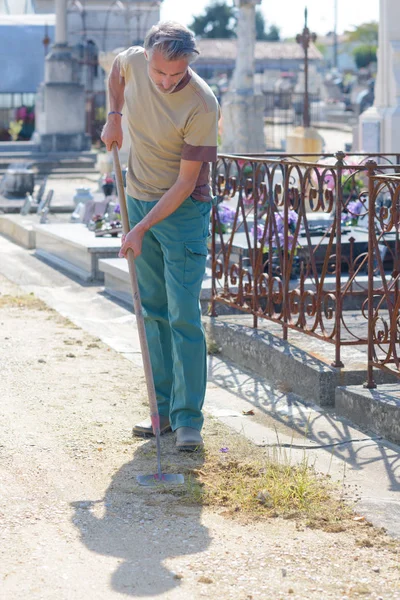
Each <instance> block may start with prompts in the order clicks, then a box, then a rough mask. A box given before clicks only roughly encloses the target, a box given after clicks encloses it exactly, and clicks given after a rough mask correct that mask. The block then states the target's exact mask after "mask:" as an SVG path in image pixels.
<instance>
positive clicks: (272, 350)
mask: <svg viewBox="0 0 400 600" xmlns="http://www.w3.org/2000/svg"><path fill="white" fill-rule="evenodd" d="M203 322H204V325H205V328H206V331H207V334H208V337H209V338H210V339H212V340H213V341H214V342H215V343H216V344H217V345H218V346H219V347H220V348H221V351H222V355H223V356H225V357H227V358H229V359H230V360H232V361H233V362H235V363H237V364H238V365H240V366H242V367H245V368H247V369H251V370H252V371H255V372H256V373H258V374H259V375H261V376H262V377H264V378H266V379H268V380H269V381H271V382H272V383H278V382H279V383H283V384H284V385H285V386H286V387H287V388H288V389H291V390H292V391H294V392H295V393H296V394H298V395H299V396H301V397H302V398H304V399H305V400H306V401H312V402H315V403H316V404H318V405H320V406H334V404H335V390H336V388H337V386H339V385H340V386H347V385H356V386H357V385H362V384H363V383H364V382H365V380H366V355H365V354H362V353H361V352H360V351H358V350H356V349H352V353H353V354H355V353H359V354H360V356H361V357H362V358H363V359H364V362H365V369H360V368H355V367H348V368H343V369H337V368H335V367H331V366H329V365H328V364H326V363H325V362H323V361H322V360H319V359H318V358H317V357H316V356H313V355H312V354H311V353H308V352H306V351H305V350H303V349H302V348H299V347H298V346H295V345H293V344H291V343H289V342H287V341H283V340H281V339H280V338H278V337H277V336H275V335H273V334H271V333H269V332H268V331H265V330H255V329H252V328H250V327H247V326H245V325H239V324H237V323H235V322H232V320H230V321H229V322H227V321H223V320H222V319H221V318H212V317H204V318H203ZM356 364H357V365H359V362H357V363H356ZM374 377H375V379H376V382H377V383H388V382H392V381H395V380H396V377H395V375H393V376H392V375H390V374H387V373H385V372H384V371H378V370H377V371H376V373H374Z"/></svg>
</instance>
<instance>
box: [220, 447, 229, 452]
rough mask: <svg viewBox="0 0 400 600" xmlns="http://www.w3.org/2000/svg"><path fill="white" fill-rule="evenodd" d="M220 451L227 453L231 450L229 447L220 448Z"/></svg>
mask: <svg viewBox="0 0 400 600" xmlns="http://www.w3.org/2000/svg"><path fill="white" fill-rule="evenodd" d="M219 451H220V452H224V453H226V452H229V448H220V449H219Z"/></svg>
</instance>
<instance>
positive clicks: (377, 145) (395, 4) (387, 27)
mask: <svg viewBox="0 0 400 600" xmlns="http://www.w3.org/2000/svg"><path fill="white" fill-rule="evenodd" d="M359 134H360V143H359V148H358V149H359V150H361V151H364V152H371V153H373V152H383V153H392V152H399V139H400V2H399V0H380V18H379V47H378V72H377V78H376V84H375V103H374V106H372V107H371V108H369V109H368V110H367V111H365V113H363V114H362V115H361V117H360V128H359Z"/></svg>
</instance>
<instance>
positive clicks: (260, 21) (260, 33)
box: [256, 10, 280, 42]
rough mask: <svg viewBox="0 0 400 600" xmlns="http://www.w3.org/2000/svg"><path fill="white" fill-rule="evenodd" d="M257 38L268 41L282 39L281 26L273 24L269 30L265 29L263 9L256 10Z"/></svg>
mask: <svg viewBox="0 0 400 600" xmlns="http://www.w3.org/2000/svg"><path fill="white" fill-rule="evenodd" d="M256 40H263V41H268V42H278V41H279V40H280V32H279V28H278V27H277V26H276V25H271V27H270V28H269V30H268V31H265V18H264V15H263V14H262V12H261V11H259V10H256Z"/></svg>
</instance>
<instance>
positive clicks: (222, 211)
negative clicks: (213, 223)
mask: <svg viewBox="0 0 400 600" xmlns="http://www.w3.org/2000/svg"><path fill="white" fill-rule="evenodd" d="M217 210H218V216H219V218H218V221H217V230H218V231H219V233H227V232H228V231H229V230H230V229H231V227H232V223H233V221H234V220H235V214H236V211H235V210H234V209H233V208H231V207H230V206H227V205H226V204H218V208H217Z"/></svg>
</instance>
